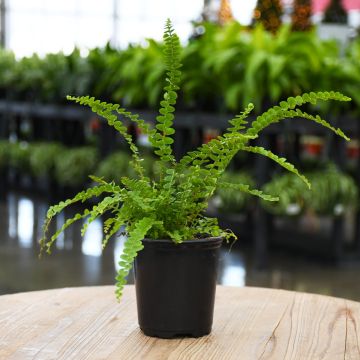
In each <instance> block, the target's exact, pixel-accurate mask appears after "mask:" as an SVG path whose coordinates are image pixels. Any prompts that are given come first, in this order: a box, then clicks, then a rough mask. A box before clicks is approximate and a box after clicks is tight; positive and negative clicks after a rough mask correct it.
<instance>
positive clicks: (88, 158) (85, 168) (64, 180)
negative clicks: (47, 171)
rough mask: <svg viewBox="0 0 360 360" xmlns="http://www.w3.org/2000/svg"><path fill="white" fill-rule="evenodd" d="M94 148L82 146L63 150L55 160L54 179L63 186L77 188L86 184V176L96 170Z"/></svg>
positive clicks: (95, 151)
mask: <svg viewBox="0 0 360 360" xmlns="http://www.w3.org/2000/svg"><path fill="white" fill-rule="evenodd" d="M97 160H98V155H97V150H96V148H93V147H90V146H84V147H80V148H68V149H64V150H63V151H62V152H61V153H59V154H58V155H57V156H56V158H55V177H56V179H57V181H58V183H59V184H61V185H63V186H73V187H76V186H79V185H82V184H84V183H85V182H86V179H87V177H88V174H89V173H91V172H93V171H94V170H95V168H96V164H97Z"/></svg>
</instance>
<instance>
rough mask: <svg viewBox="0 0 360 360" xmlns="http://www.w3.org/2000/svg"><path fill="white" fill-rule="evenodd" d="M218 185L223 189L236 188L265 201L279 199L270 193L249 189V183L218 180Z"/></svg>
mask: <svg viewBox="0 0 360 360" xmlns="http://www.w3.org/2000/svg"><path fill="white" fill-rule="evenodd" d="M218 186H219V187H222V188H224V189H231V190H238V191H242V192H245V193H248V194H251V195H255V196H258V197H259V198H261V199H263V200H266V201H279V198H278V197H277V196H275V197H274V196H272V195H268V194H264V193H263V192H262V191H261V190H257V189H250V187H249V185H247V184H233V183H229V182H222V181H220V182H218Z"/></svg>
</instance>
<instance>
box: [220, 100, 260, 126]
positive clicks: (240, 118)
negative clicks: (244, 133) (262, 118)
mask: <svg viewBox="0 0 360 360" xmlns="http://www.w3.org/2000/svg"><path fill="white" fill-rule="evenodd" d="M253 109H254V104H252V103H250V104H249V105H248V106H247V107H246V108H245V110H244V111H243V112H242V113H241V114H239V115H236V116H235V117H234V118H233V119H231V120H229V124H230V125H231V127H230V128H228V129H227V131H228V132H231V133H232V132H239V131H241V130H243V129H245V125H246V124H247V121H246V120H245V119H246V118H247V117H248V116H249V115H250V113H251V111H253Z"/></svg>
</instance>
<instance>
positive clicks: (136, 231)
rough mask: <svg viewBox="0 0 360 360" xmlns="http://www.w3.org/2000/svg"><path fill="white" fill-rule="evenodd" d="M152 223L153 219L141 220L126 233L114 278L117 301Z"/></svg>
mask: <svg viewBox="0 0 360 360" xmlns="http://www.w3.org/2000/svg"><path fill="white" fill-rule="evenodd" d="M154 222H155V221H154V219H153V218H146V217H145V218H142V219H141V220H139V221H137V222H136V223H135V224H134V225H133V226H132V229H131V231H129V232H128V238H127V240H126V241H125V244H124V252H123V253H122V255H121V257H120V261H119V266H120V269H119V271H118V274H117V277H116V297H117V299H118V300H119V299H120V298H121V295H122V291H123V288H124V285H125V284H126V277H127V276H128V274H129V271H130V269H131V267H132V264H133V261H134V259H135V257H136V255H137V253H138V252H139V251H140V250H142V249H143V247H144V245H143V244H142V240H143V239H144V238H145V236H146V234H147V233H148V231H149V230H150V229H151V228H152V227H153V225H154Z"/></svg>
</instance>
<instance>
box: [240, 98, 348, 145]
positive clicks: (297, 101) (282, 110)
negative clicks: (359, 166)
mask: <svg viewBox="0 0 360 360" xmlns="http://www.w3.org/2000/svg"><path fill="white" fill-rule="evenodd" d="M319 100H320V101H328V100H337V101H351V98H349V97H347V96H345V95H343V94H341V93H339V92H334V91H330V92H327V91H325V92H317V93H315V92H310V93H304V94H302V95H299V96H296V97H289V98H288V99H287V100H286V101H281V102H280V106H273V107H272V108H270V109H269V110H267V111H265V112H264V113H263V114H261V115H260V116H258V117H257V118H256V119H255V120H254V121H253V122H252V123H251V126H250V127H249V129H248V130H247V132H246V133H247V134H249V135H255V134H258V133H259V132H260V131H261V130H263V129H264V128H266V127H267V126H269V125H271V124H273V123H276V122H279V121H280V120H283V119H285V118H289V117H302V118H305V119H308V120H312V121H315V122H317V123H318V124H320V125H323V126H325V127H327V128H329V129H331V130H332V131H334V132H335V133H336V134H338V135H340V136H342V137H343V138H345V139H348V138H347V137H346V136H345V135H344V133H343V132H342V131H341V130H340V129H335V128H333V127H332V126H331V125H330V124H329V123H327V122H326V121H325V120H322V119H321V118H320V117H319V116H312V115H309V114H306V113H303V112H301V111H300V110H299V109H297V110H296V113H294V112H292V111H293V110H294V109H295V108H296V107H297V106H302V105H304V104H307V103H311V104H313V105H315V104H317V102H318V101H319ZM289 111H290V112H289ZM290 114H291V116H290Z"/></svg>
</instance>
